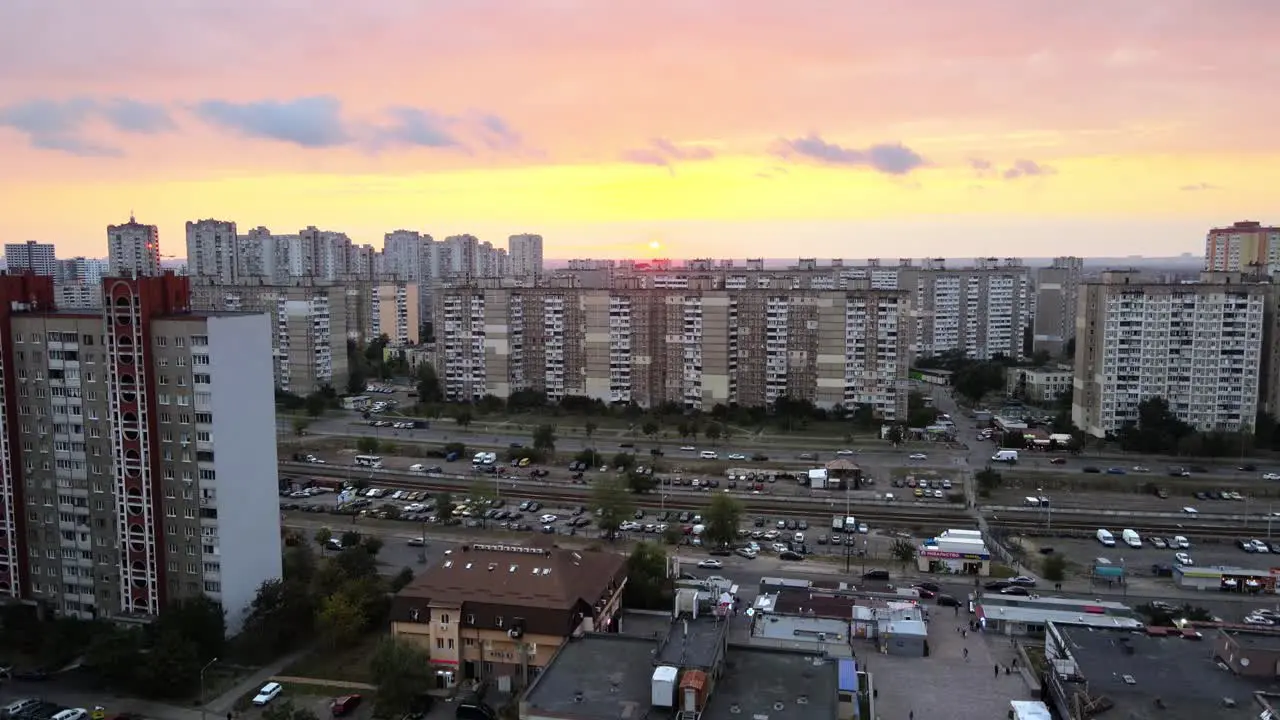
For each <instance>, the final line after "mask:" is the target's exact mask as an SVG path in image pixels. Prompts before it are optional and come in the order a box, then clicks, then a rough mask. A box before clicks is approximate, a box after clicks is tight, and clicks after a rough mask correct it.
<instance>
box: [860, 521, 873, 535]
mask: <svg viewBox="0 0 1280 720" xmlns="http://www.w3.org/2000/svg"><path fill="white" fill-rule="evenodd" d="M870 532H871V528H869V527H867V524H866V523H858V534H859V535H867V534H869V533H870Z"/></svg>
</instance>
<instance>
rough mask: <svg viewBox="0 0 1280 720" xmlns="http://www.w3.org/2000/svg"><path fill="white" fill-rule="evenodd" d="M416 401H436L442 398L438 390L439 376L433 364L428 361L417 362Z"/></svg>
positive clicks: (424, 402) (442, 395)
mask: <svg viewBox="0 0 1280 720" xmlns="http://www.w3.org/2000/svg"><path fill="white" fill-rule="evenodd" d="M417 380H418V383H417V384H418V387H417V390H418V402H419V403H423V404H427V403H438V402H440V401H441V400H443V399H444V393H442V392H441V391H440V378H439V377H438V376H437V375H436V369H435V366H433V365H432V364H431V363H429V362H420V363H418V377H417Z"/></svg>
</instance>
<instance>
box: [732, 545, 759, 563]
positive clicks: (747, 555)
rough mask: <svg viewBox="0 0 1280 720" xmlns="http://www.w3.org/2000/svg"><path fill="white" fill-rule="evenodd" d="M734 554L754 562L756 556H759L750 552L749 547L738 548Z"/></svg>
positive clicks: (753, 551) (755, 552) (752, 551)
mask: <svg viewBox="0 0 1280 720" xmlns="http://www.w3.org/2000/svg"><path fill="white" fill-rule="evenodd" d="M734 552H736V553H737V554H738V555H739V556H740V557H744V558H746V559H748V560H755V559H756V556H757V555H759V553H758V552H757V551H755V550H752V549H751V548H749V547H743V548H738V549H737V550H735V551H734Z"/></svg>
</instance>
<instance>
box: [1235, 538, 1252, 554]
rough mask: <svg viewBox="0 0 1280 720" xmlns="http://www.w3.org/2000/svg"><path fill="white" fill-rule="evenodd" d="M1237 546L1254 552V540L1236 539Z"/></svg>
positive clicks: (1248, 551)
mask: <svg viewBox="0 0 1280 720" xmlns="http://www.w3.org/2000/svg"><path fill="white" fill-rule="evenodd" d="M1236 547H1238V548H1240V549H1241V550H1243V551H1245V552H1247V553H1251V552H1254V549H1253V541H1252V540H1236Z"/></svg>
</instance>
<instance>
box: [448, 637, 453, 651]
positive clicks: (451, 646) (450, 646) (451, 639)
mask: <svg viewBox="0 0 1280 720" xmlns="http://www.w3.org/2000/svg"><path fill="white" fill-rule="evenodd" d="M449 649H450V650H452V649H453V638H449Z"/></svg>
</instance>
